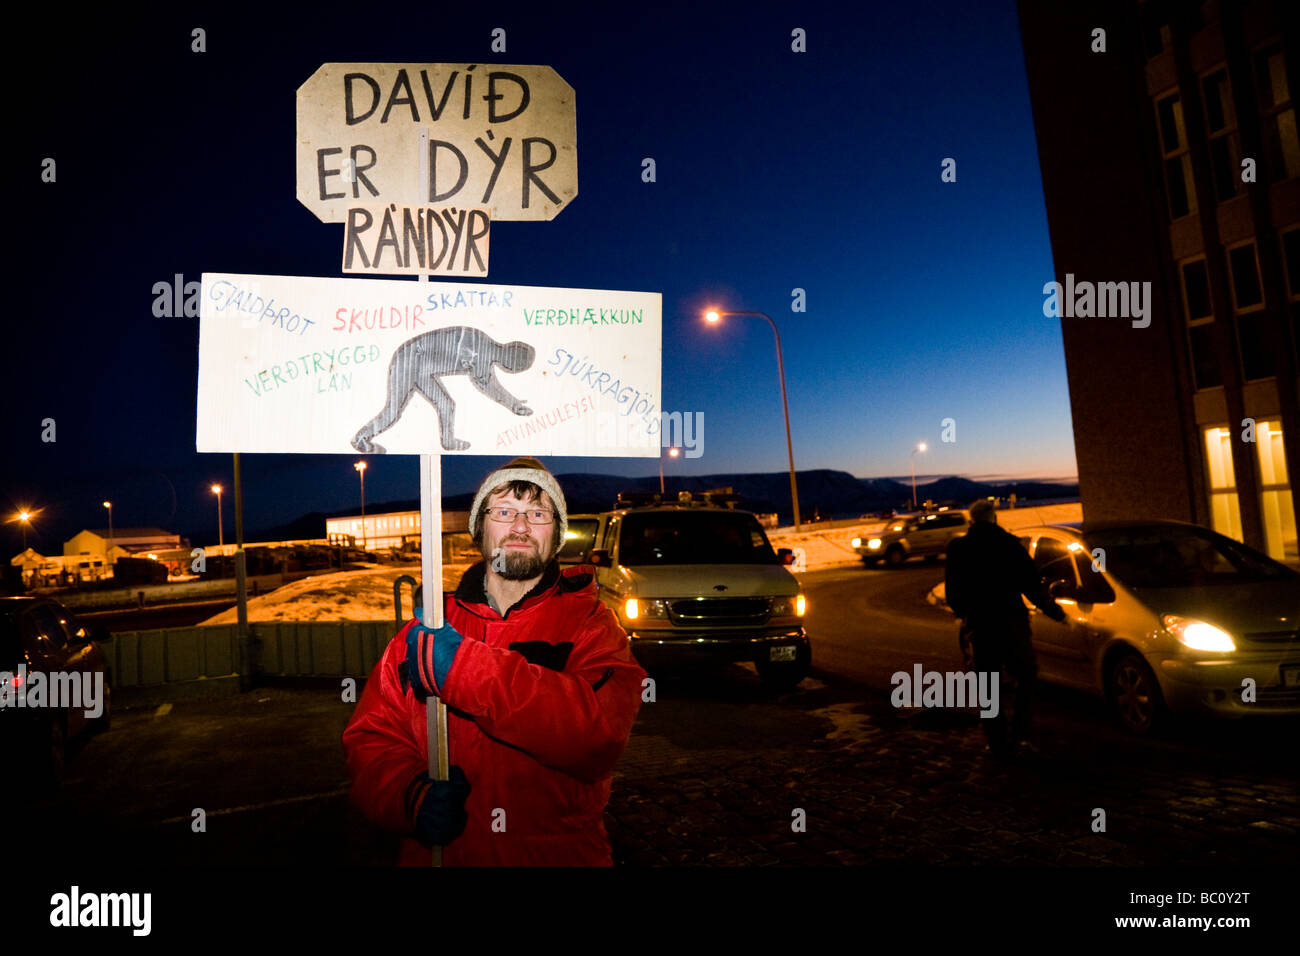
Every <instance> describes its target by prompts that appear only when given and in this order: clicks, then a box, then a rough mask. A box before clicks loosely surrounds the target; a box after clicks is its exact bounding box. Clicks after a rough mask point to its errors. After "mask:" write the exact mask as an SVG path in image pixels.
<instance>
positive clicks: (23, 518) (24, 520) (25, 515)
mask: <svg viewBox="0 0 1300 956" xmlns="http://www.w3.org/2000/svg"><path fill="white" fill-rule="evenodd" d="M31 520H32V513H31V512H30V511H20V512H18V521H19V523H20V524H21V525H22V526H23V550H24V551H26V550H27V525H28V524H30V523H31Z"/></svg>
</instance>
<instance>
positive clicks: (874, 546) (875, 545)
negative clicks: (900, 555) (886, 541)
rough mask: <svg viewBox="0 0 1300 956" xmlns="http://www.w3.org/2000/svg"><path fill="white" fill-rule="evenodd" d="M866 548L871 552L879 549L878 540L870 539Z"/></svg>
mask: <svg viewBox="0 0 1300 956" xmlns="http://www.w3.org/2000/svg"><path fill="white" fill-rule="evenodd" d="M867 547H868V548H870V549H871V550H872V551H875V550H877V549H878V548H879V547H880V539H879V538H872V539H871V540H870V541H868V542H867Z"/></svg>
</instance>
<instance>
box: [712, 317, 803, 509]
mask: <svg viewBox="0 0 1300 956" xmlns="http://www.w3.org/2000/svg"><path fill="white" fill-rule="evenodd" d="M724 315H756V316H759V317H760V318H764V319H767V324H768V325H770V326H772V334H773V335H774V336H776V368H777V371H778V372H780V374H781V407H782V408H783V409H784V410H785V450H786V454H787V455H788V456H789V458H790V501H791V504H793V506H794V530H796V531H798V530H800V527H799V524H800V522H799V486H798V484H797V483H796V482H795V477H794V443H793V442H792V441H791V440H790V402H789V401H788V400H787V399H786V395H785V362H784V361H783V360H782V358H781V333H780V332H778V331H777V328H776V323H775V322H773V321H772V317H771V316H770V315H767V314H766V313H764V312H720V311H718V310H717V309H710V310H709V311H708V312H706V313H705V314H704V318H705V320H707V321H709V322H712V323H715V324H716V323H717V322H719V321H721V319H722V317H723V316H724Z"/></svg>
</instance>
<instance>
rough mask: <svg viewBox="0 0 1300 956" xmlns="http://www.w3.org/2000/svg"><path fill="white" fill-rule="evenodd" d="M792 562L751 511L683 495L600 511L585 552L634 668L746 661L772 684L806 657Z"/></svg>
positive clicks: (790, 677) (804, 664)
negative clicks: (625, 637)
mask: <svg viewBox="0 0 1300 956" xmlns="http://www.w3.org/2000/svg"><path fill="white" fill-rule="evenodd" d="M793 559H794V557H793V554H792V553H791V551H790V550H789V549H788V548H782V549H780V551H774V550H773V549H772V545H771V543H770V542H769V541H768V539H767V535H766V534H765V533H764V532H763V528H762V527H761V526H760V525H759V523H758V519H757V518H755V517H754V515H752V514H750V513H749V512H747V511H736V510H733V509H731V508H723V507H716V506H710V505H707V504H705V505H701V504H700V503H698V502H696V501H693V500H691V499H690V497H689V496H683V497H682V498H681V500H680V501H679V502H678V503H676V504H661V505H650V506H646V507H631V508H621V509H618V510H615V511H610V512H606V513H605V514H602V515H601V516H600V524H599V527H598V529H597V532H596V541H595V548H594V550H593V551H592V552H591V563H592V564H593V565H594V566H595V568H596V581H597V586H598V588H599V593H600V597H601V600H602V601H603V602H604V603H605V604H606V605H607V606H609V607H610V608H611V609H613V611H614V612H615V613H616V614H617V615H618V619H619V622H620V623H621V624H622V625H623V627H624V629H625V630H626V631H627V632H628V637H629V639H630V641H631V645H632V652H633V653H634V654H635V655H636V657H637V659H638V661H640V663H641V664H642V666H644V667H646V668H651V669H653V668H663V669H673V668H677V667H680V666H685V665H690V664H694V663H701V662H722V661H752V662H753V663H754V665H755V666H756V667H757V669H758V673H759V676H760V677H761V678H762V680H763V682H764V684H765V685H767V686H768V687H770V688H773V689H777V690H785V689H789V688H792V687H794V686H795V685H796V684H798V683H799V682H800V681H801V680H803V678H804V677H805V676H806V675H807V673H808V669H809V666H810V665H811V662H812V653H811V649H810V645H809V641H808V634H807V632H806V631H805V630H804V627H803V616H804V610H805V602H804V596H803V595H802V594H800V593H799V582H798V581H797V580H796V579H795V577H794V575H793V574H791V573H790V571H789V570H787V565H789V564H791V563H792V562H793Z"/></svg>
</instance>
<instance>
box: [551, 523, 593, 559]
mask: <svg viewBox="0 0 1300 956" xmlns="http://www.w3.org/2000/svg"><path fill="white" fill-rule="evenodd" d="M599 524H600V515H569V526H568V530H566V531H565V533H564V544H563V545H561V547H560V552H559V554H557V555H556V556H555V560H557V561H559V562H560V563H561V564H585V563H586V561H587V558H588V556H589V554H590V552H591V545H592V542H593V541H594V540H595V538H596V526H597V525H599Z"/></svg>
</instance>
